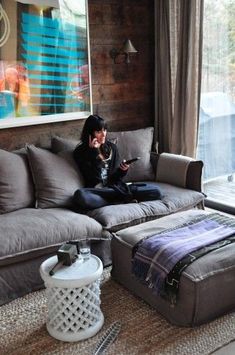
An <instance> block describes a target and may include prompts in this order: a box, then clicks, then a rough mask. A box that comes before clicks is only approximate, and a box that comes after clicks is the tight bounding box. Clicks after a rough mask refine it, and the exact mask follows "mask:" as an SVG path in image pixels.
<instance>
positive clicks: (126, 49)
mask: <svg viewBox="0 0 235 355" xmlns="http://www.w3.org/2000/svg"><path fill="white" fill-rule="evenodd" d="M130 53H137V50H136V49H135V47H134V46H133V44H132V43H131V41H130V40H129V39H127V40H126V42H125V43H124V46H123V47H122V49H121V50H117V49H116V48H113V49H111V51H110V57H111V58H112V59H113V60H114V63H115V64H118V63H123V62H124V61H125V62H126V63H127V64H129V63H130V56H129V55H130ZM123 55H124V56H125V58H124V61H123V60H122V61H116V59H117V57H119V56H123Z"/></svg>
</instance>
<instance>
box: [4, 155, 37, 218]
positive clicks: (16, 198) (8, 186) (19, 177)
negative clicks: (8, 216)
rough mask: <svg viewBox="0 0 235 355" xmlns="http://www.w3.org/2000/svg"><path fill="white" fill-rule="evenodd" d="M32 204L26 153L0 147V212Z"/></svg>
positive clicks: (31, 189)
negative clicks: (9, 150)
mask: <svg viewBox="0 0 235 355" xmlns="http://www.w3.org/2000/svg"><path fill="white" fill-rule="evenodd" d="M33 204H34V191H33V181H32V176H31V172H30V169H29V166H28V161H27V155H26V153H25V152H24V151H19V152H15V153H13V152H8V151H6V150H2V149H0V214H3V213H7V212H12V211H15V210H18V209H20V208H25V207H32V206H33Z"/></svg>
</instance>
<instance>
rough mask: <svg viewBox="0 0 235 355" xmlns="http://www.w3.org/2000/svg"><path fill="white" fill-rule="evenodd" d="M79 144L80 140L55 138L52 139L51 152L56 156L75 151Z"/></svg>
mask: <svg viewBox="0 0 235 355" xmlns="http://www.w3.org/2000/svg"><path fill="white" fill-rule="evenodd" d="M78 143H79V140H75V139H71V138H63V137H59V136H54V137H52V139H51V151H52V152H53V153H56V154H57V153H59V152H62V151H73V150H74V149H75V148H76V146H77V145H78Z"/></svg>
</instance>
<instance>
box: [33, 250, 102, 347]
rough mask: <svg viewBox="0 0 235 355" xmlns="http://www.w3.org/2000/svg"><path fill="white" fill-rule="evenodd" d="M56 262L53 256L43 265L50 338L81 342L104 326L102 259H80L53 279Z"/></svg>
mask: <svg viewBox="0 0 235 355" xmlns="http://www.w3.org/2000/svg"><path fill="white" fill-rule="evenodd" d="M56 262H57V257H56V256H53V257H51V258H49V259H47V260H46V261H44V262H43V263H42V264H41V266H40V274H41V277H42V279H43V280H44V283H45V286H46V291H47V302H48V317H47V322H46V327H47V330H48V332H49V334H50V335H51V336H53V337H54V338H56V339H59V340H63V341H79V340H83V339H87V338H89V337H92V336H93V335H95V334H96V333H97V332H98V331H99V330H100V328H101V327H102V325H103V323H104V316H103V313H102V312H101V310H100V276H101V274H102V271H103V265H102V262H101V260H100V259H99V258H98V257H97V256H95V255H90V257H89V258H88V259H87V260H83V259H82V258H78V259H77V261H76V262H75V263H73V264H72V265H71V266H60V267H59V268H58V269H57V271H56V272H55V274H54V275H53V276H50V275H49V272H50V270H51V269H52V268H53V266H54V265H55V264H56Z"/></svg>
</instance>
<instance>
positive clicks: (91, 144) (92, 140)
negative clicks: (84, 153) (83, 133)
mask: <svg viewBox="0 0 235 355" xmlns="http://www.w3.org/2000/svg"><path fill="white" fill-rule="evenodd" d="M100 146H101V144H100V143H99V142H98V140H97V138H95V137H94V138H92V137H91V135H89V147H90V148H99V147H100Z"/></svg>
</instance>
